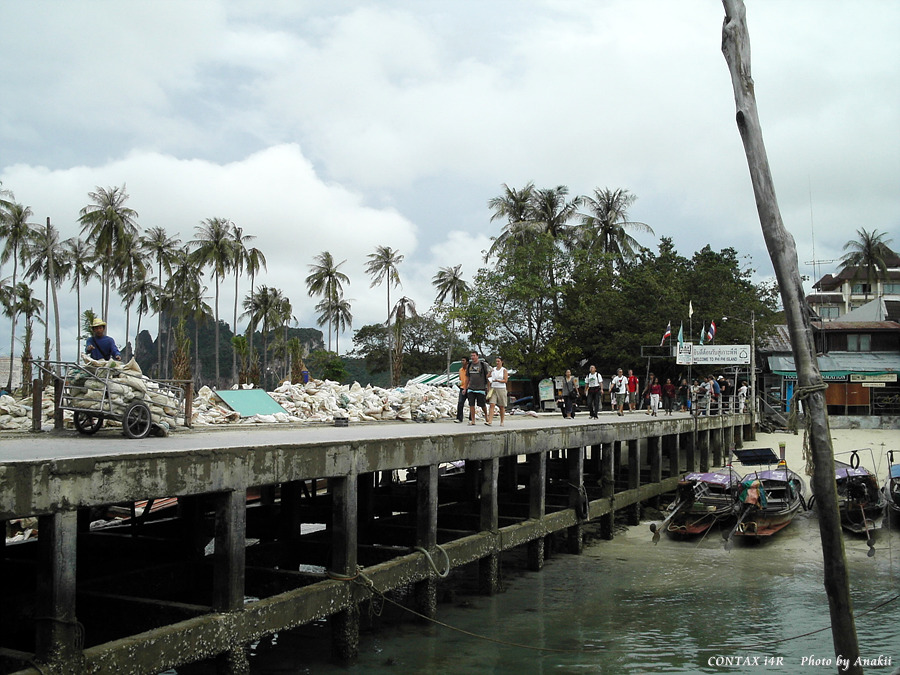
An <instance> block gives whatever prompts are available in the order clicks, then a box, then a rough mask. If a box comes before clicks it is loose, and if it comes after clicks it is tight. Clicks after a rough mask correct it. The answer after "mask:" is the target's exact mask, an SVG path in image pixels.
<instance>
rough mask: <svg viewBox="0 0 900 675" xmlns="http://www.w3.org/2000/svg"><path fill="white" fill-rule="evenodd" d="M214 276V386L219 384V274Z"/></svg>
mask: <svg viewBox="0 0 900 675" xmlns="http://www.w3.org/2000/svg"><path fill="white" fill-rule="evenodd" d="M214 276H215V278H216V348H215V357H216V387H218V386H219V275H218V274H215V275H214Z"/></svg>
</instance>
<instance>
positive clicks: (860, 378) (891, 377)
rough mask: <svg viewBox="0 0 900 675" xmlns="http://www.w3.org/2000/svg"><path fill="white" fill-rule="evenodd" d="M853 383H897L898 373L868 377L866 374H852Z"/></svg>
mask: <svg viewBox="0 0 900 675" xmlns="http://www.w3.org/2000/svg"><path fill="white" fill-rule="evenodd" d="M850 381H851V382H896V381H897V373H885V374H884V375H866V374H865V373H850Z"/></svg>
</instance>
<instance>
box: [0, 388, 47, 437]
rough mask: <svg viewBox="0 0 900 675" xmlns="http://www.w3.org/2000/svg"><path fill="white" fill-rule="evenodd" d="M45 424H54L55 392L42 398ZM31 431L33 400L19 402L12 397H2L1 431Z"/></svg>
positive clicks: (0, 398) (0, 397) (42, 412)
mask: <svg viewBox="0 0 900 675" xmlns="http://www.w3.org/2000/svg"><path fill="white" fill-rule="evenodd" d="M41 416H42V417H43V422H45V423H47V422H49V423H50V424H53V391H52V390H51V391H50V393H49V395H48V394H47V393H46V392H45V393H44V395H43V397H42V398H41ZM30 430H31V399H30V398H29V399H23V400H21V401H17V400H16V399H14V398H13V397H12V396H7V395H6V394H4V395H3V396H0V431H30Z"/></svg>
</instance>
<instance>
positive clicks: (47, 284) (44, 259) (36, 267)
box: [25, 218, 70, 361]
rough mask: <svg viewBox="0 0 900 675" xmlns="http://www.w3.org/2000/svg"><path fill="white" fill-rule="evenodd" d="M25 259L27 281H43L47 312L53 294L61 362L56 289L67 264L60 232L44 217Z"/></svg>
mask: <svg viewBox="0 0 900 675" xmlns="http://www.w3.org/2000/svg"><path fill="white" fill-rule="evenodd" d="M27 249H28V250H27V252H26V254H25V255H26V257H27V258H28V259H29V260H30V261H31V264H30V265H29V266H28V269H27V270H25V274H26V276H27V277H28V279H29V280H31V281H35V280H37V279H40V278H43V279H44V310H45V311H47V312H48V313H49V309H50V295H51V290H52V295H53V318H54V326H55V327H56V360H57V361H61V360H62V355H61V345H60V339H59V297H58V294H57V289H58V288H59V286H60V285H61V284H62V282H63V280H64V279H65V278H66V276H67V275H68V273H69V269H70V263H69V258H68V253H67V251H66V248H65V246H64V244H63V243H62V242H61V241H60V239H59V230H57V229H56V228H55V227H53V225H51V224H50V219H49V218H47V226H46V227H45V228H37V229H36V230H35V233H34V239H32V240H31V242H29V243H28V245H27ZM49 330H50V318H49V316H48V317H45V318H44V360H45V361H49V360H50V336H49Z"/></svg>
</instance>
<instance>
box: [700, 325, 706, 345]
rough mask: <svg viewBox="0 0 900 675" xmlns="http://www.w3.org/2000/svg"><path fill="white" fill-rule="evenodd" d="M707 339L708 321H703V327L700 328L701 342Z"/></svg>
mask: <svg viewBox="0 0 900 675" xmlns="http://www.w3.org/2000/svg"><path fill="white" fill-rule="evenodd" d="M705 339H706V322H705V321H704V322H703V328H701V329H700V344H701V345H702V344H703V340H705Z"/></svg>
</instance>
